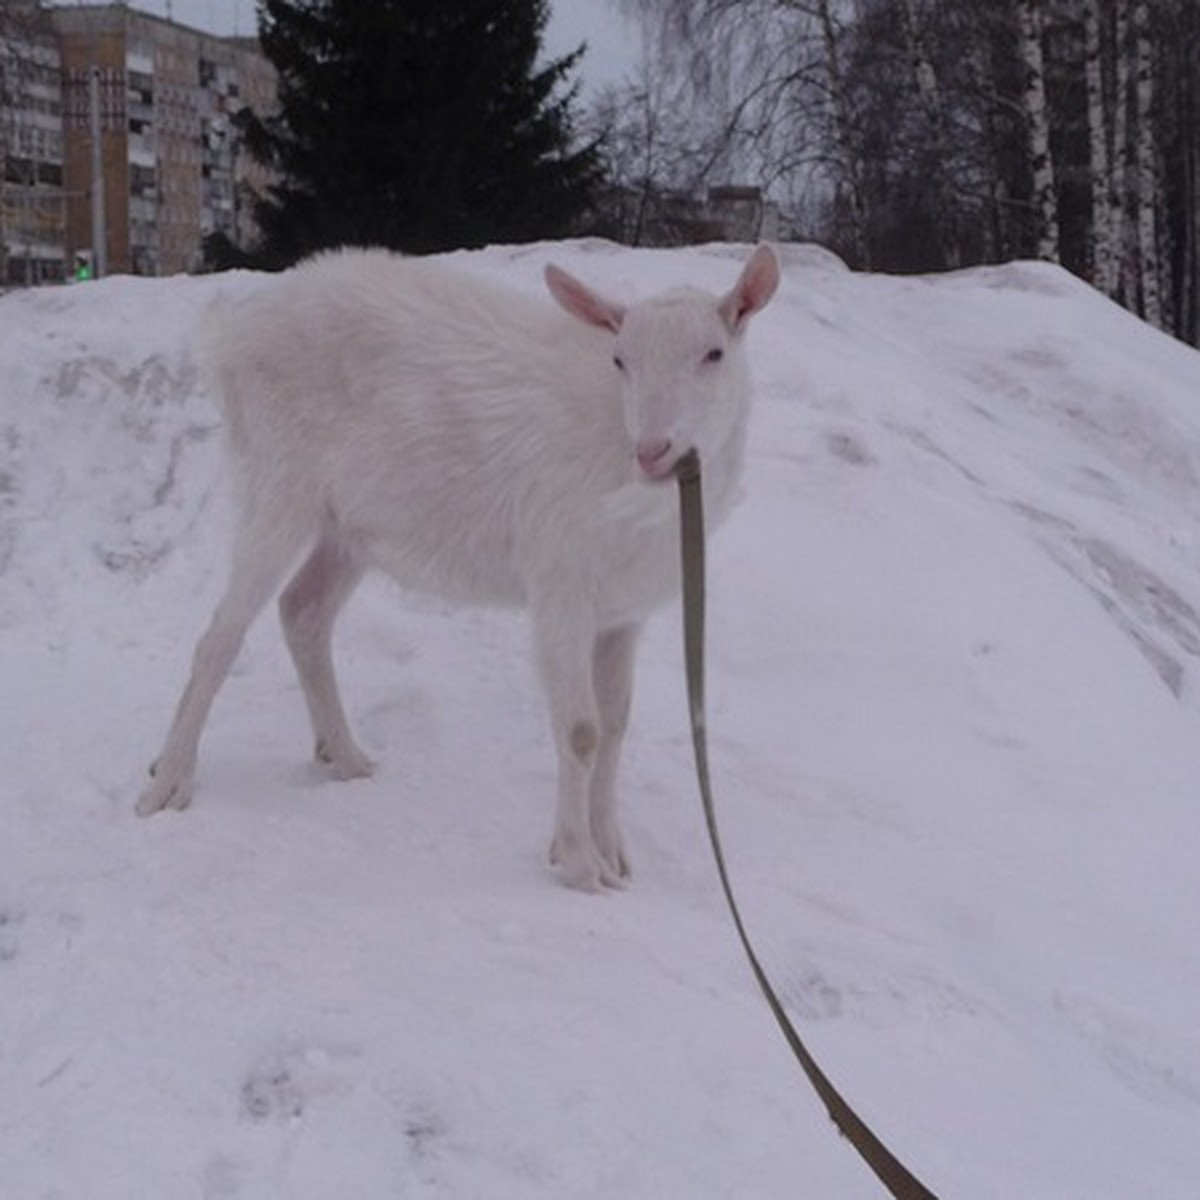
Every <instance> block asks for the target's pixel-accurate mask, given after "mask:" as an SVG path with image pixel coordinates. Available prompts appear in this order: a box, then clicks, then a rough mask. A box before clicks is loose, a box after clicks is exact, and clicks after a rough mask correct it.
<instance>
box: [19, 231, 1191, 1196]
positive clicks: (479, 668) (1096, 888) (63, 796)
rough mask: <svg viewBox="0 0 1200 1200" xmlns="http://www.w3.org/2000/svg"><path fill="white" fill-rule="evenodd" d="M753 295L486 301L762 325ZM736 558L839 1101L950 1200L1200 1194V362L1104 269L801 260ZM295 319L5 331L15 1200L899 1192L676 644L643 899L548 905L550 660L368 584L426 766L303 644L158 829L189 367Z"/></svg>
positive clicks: (779, 331)
mask: <svg viewBox="0 0 1200 1200" xmlns="http://www.w3.org/2000/svg"><path fill="white" fill-rule="evenodd" d="M743 253H744V248H743V249H737V248H730V247H707V248H699V249H694V250H686V251H673V252H669V253H666V252H651V251H627V250H618V249H617V248H615V247H612V246H609V245H607V244H604V243H599V242H579V243H570V244H560V245H539V246H533V247H523V248H520V249H513V248H493V249H490V250H486V251H482V252H477V253H473V254H463V255H459V256H456V257H457V258H458V259H460V260H461V261H463V262H465V263H467V264H468V265H470V266H472V267H473V268H474V269H476V270H478V271H480V272H482V273H485V274H488V275H490V276H494V277H496V278H499V279H502V280H506V281H508V282H509V283H511V284H512V285H513V286H515V287H518V288H522V289H526V290H529V291H535V290H537V289H538V288H539V286H540V283H539V276H540V271H541V268H542V266H543V265H544V264H545V263H546V262H547V261H550V260H554V261H558V262H560V263H562V264H563V265H564V266H566V267H567V268H568V269H570V270H572V271H574V272H575V273H577V274H579V275H581V276H582V277H584V278H587V279H588V280H589V281H591V282H593V283H595V284H597V285H599V286H601V287H602V288H605V289H607V290H609V291H610V292H613V293H615V294H624V295H628V294H641V295H644V294H648V293H650V292H653V291H655V290H658V289H659V288H661V287H664V286H667V285H670V284H674V283H679V282H684V281H691V282H696V283H699V284H701V285H703V286H707V287H710V288H713V289H714V290H716V289H723V288H724V287H726V286H728V284H729V283H731V282H732V280H733V278H734V276H735V274H736V270H737V259H738V257H740V256H741V255H742V254H743ZM784 256H785V266H786V275H785V283H784V286H783V289H782V290H781V293H780V295H779V296H778V297H777V298H776V300H775V302H774V303H773V305H772V306H771V307H770V308H769V309H768V310H767V311H766V312H765V313H764V314H762V316H761V317H760V318H759V320H758V323H757V326H756V327H755V328H754V330H753V331H752V333H751V339H752V347H751V355H752V359H753V362H754V365H755V374H756V377H757V379H758V384H759V387H758V400H757V404H756V411H755V417H754V428H753V434H752V440H751V453H750V460H749V469H748V473H747V480H746V497H745V500H744V502H743V504H742V506H741V508H740V509H739V511H738V512H737V513H736V514H735V516H734V518H733V519H732V520H731V522H730V523H729V525H728V527H727V528H726V529H724V530H723V531H722V532H721V534H720V535H719V537H718V538H717V539H716V541H715V543H714V545H713V546H712V548H711V551H710V557H709V567H710V598H709V610H710V611H709V634H708V641H709V654H710V661H709V669H708V687H709V693H710V697H709V736H710V739H711V742H712V760H713V770H714V776H715V788H716V794H717V803H718V812H719V818H720V821H721V827H722V835H723V840H724V843H725V849H726V852H727V855H728V857H729V859H730V867H731V870H732V874H733V878H734V885H735V888H736V889H737V891H738V893H739V895H740V897H741V899H742V901H743V903H744V907H745V915H746V918H747V921H748V924H749V926H750V929H751V932H752V935H753V936H754V937H755V939H756V941H757V942H758V944H759V948H760V951H761V955H762V958H763V960H764V963H765V965H766V967H767V969H768V971H769V972H770V973H771V975H772V976H773V978H774V979H775V980H776V982H777V985H778V987H779V989H780V991H781V993H782V995H783V997H784V999H785V1002H786V1003H787V1004H788V1006H789V1008H790V1010H791V1012H792V1013H793V1015H794V1016H795V1018H796V1019H797V1021H798V1024H799V1026H800V1028H801V1030H802V1033H803V1035H804V1036H805V1037H806V1039H807V1040H808V1041H809V1043H810V1045H811V1048H812V1050H813V1052H814V1053H815V1055H816V1057H817V1058H818V1060H819V1061H820V1062H821V1064H822V1066H823V1067H824V1069H825V1070H826V1071H827V1072H828V1073H829V1075H830V1076H831V1077H832V1078H833V1080H834V1081H835V1082H836V1083H837V1084H838V1086H839V1087H840V1088H841V1089H842V1090H843V1092H844V1093H845V1095H846V1096H847V1098H848V1099H849V1100H850V1102H851V1103H852V1104H853V1105H854V1106H855V1107H856V1108H857V1109H858V1111H859V1112H860V1113H861V1115H862V1116H863V1117H864V1118H866V1119H867V1120H868V1121H869V1122H870V1123H871V1124H872V1125H873V1126H874V1127H875V1129H876V1131H877V1132H878V1133H879V1134H880V1136H881V1137H883V1139H884V1140H885V1141H886V1142H887V1143H888V1144H889V1145H890V1146H891V1148H892V1149H893V1150H894V1151H895V1152H896V1153H897V1154H898V1155H899V1156H900V1157H901V1158H902V1159H904V1160H905V1162H906V1163H907V1164H908V1165H909V1166H910V1167H911V1168H912V1169H913V1170H914V1171H915V1172H916V1173H917V1174H918V1175H919V1176H920V1177H921V1178H922V1180H923V1181H924V1182H925V1183H927V1184H928V1185H929V1186H930V1187H931V1188H932V1189H933V1190H934V1191H935V1192H937V1193H938V1194H939V1195H940V1196H942V1197H943V1198H948V1197H955V1198H967V1200H975V1198H980V1200H982V1198H993V1197H995V1198H1004V1200H1011V1198H1012V1197H1017V1196H1019V1197H1022V1198H1023V1200H1075V1198H1078V1200H1084V1198H1086V1200H1129V1198H1130V1197H1133V1196H1138V1197H1143V1196H1144V1197H1153V1198H1155V1200H1190V1198H1192V1197H1194V1196H1196V1195H1197V1187H1198V1184H1197V1180H1198V1179H1200V1139H1198V1138H1197V1137H1196V1130H1197V1128H1200V1033H1198V1032H1197V1026H1196V1020H1195V1013H1196V997H1197V996H1198V995H1200V871H1198V870H1197V865H1196V854H1197V849H1198V847H1200V803H1198V802H1197V797H1196V790H1197V781H1198V780H1200V504H1198V501H1200V407H1198V406H1197V400H1198V398H1200V357H1198V356H1197V354H1196V353H1195V352H1194V351H1192V350H1189V349H1187V348H1185V347H1183V346H1182V345H1179V344H1178V343H1175V342H1172V341H1170V340H1168V339H1167V338H1165V337H1164V336H1162V335H1160V334H1158V333H1156V332H1154V331H1153V330H1151V329H1150V328H1148V327H1147V326H1145V325H1142V324H1141V323H1139V322H1138V321H1136V320H1135V319H1134V318H1132V317H1131V316H1129V315H1128V314H1126V313H1124V312H1122V311H1121V310H1119V309H1118V308H1117V307H1115V306H1114V305H1112V304H1110V303H1108V302H1107V301H1105V300H1103V299H1101V298H1100V297H1099V296H1098V295H1097V294H1096V293H1094V292H1092V291H1090V290H1089V289H1088V288H1087V287H1086V286H1084V285H1083V284H1081V283H1079V282H1077V281H1075V280H1073V279H1072V278H1071V277H1070V276H1068V275H1067V274H1066V273H1064V272H1062V271H1060V270H1058V269H1056V268H1053V267H1050V266H1044V265H1037V264H1014V265H1009V266H1003V267H995V268H987V269H979V270H971V271H964V272H960V273H956V274H951V275H945V276H938V277H924V278H906V279H895V278H886V277H880V276H870V275H858V274H853V273H851V272H849V271H847V270H845V268H844V267H842V266H841V264H840V263H839V262H838V261H837V260H836V259H834V258H833V257H832V256H831V255H828V254H827V253H825V252H823V251H820V250H818V249H816V248H814V247H803V246H798V247H787V248H785V251H784ZM257 286H259V280H258V279H257V278H256V277H255V276H253V275H240V276H226V277H221V278H206V279H171V280H155V281H150V280H136V279H111V280H107V281H104V282H101V283H96V284H91V285H86V286H76V287H72V288H69V289H60V290H53V291H51V290H46V291H37V292H25V293H13V294H9V295H7V296H4V297H2V298H0V380H2V382H0V388H2V391H0V680H2V687H3V692H2V696H3V710H2V711H3V721H4V729H5V735H6V736H5V737H4V739H3V744H2V746H0V778H2V779H3V780H4V784H3V803H2V804H0V1080H2V1081H3V1082H2V1084H0V1180H3V1185H2V1187H0V1191H2V1192H3V1194H4V1195H5V1196H13V1197H20V1198H21V1200H42V1198H45V1200H49V1198H52V1197H54V1198H64V1200H79V1198H86V1200H130V1198H140V1197H154V1198H155V1200H177V1198H178V1200H184V1198H193V1197H198V1198H203V1200H232V1198H245V1200H276V1198H278V1200H328V1198H329V1197H334V1196H336V1197H354V1198H356V1200H357V1198H363V1200H382V1198H384V1197H388V1198H391V1197H406V1198H408V1197H413V1198H436V1197H456V1198H457V1197H488V1198H506V1197H555V1198H556V1200H558V1198H564V1197H569V1198H575V1197H578V1198H581V1200H582V1198H596V1200H599V1198H601V1197H605V1198H608V1197H615V1196H620V1197H625V1198H638V1197H645V1198H650V1197H654V1198H661V1197H668V1196H672V1197H673V1196H678V1197H685V1196H686V1197H689V1198H694V1200H715V1198H718V1197H720V1198H726V1197H755V1198H758V1197H764V1198H770V1197H785V1196H789V1197H790V1196H795V1195H805V1196H812V1197H838V1198H839V1200H842V1198H845V1200H855V1198H859V1197H861V1198H863V1200H866V1198H868V1197H876V1196H879V1195H880V1194H881V1189H880V1187H879V1185H878V1184H877V1183H876V1182H875V1180H874V1179H873V1177H872V1176H871V1175H870V1174H869V1172H868V1171H867V1169H866V1168H865V1167H864V1166H863V1165H862V1164H861V1163H860V1162H859V1161H858V1160H857V1158H856V1157H855V1156H854V1154H853V1152H852V1151H851V1149H850V1148H849V1147H848V1145H847V1144H846V1143H845V1142H844V1141H842V1140H841V1139H840V1138H838V1137H837V1135H836V1133H835V1131H834V1130H833V1127H832V1126H831V1125H830V1124H829V1122H828V1121H827V1119H826V1118H825V1116H824V1113H823V1111H822V1109H821V1108H820V1105H819V1103H818V1101H817V1100H816V1099H815V1098H814V1097H813V1096H812V1095H811V1093H810V1092H809V1089H808V1087H807V1084H806V1083H805V1081H804V1079H803V1076H802V1075H801V1074H800V1072H799V1069H798V1068H797V1067H796V1065H795V1064H794V1063H793V1062H792V1060H791V1059H790V1057H789V1056H788V1052H787V1049H786V1047H785V1046H784V1044H783V1042H782V1040H781V1039H780V1038H779V1037H778V1033H777V1031H776V1029H775V1027H774V1024H773V1022H772V1020H771V1017H770V1015H769V1013H768V1012H767V1010H766V1008H765V1007H764V1006H763V1004H762V1002H761V999H760V997H759V995H758V993H757V990H756V987H755V984H754V981H753V978H752V977H751V975H750V973H749V970H748V968H747V967H746V965H745V963H744V962H743V960H742V959H741V957H740V950H739V948H738V946H737V943H736V941H735V938H734V935H733V931H732V927H731V926H730V924H729V921H728V918H727V916H726V913H725V911H724V909H723V907H722V905H723V901H722V899H721V896H720V892H719V887H718V884H717V880H716V876H715V872H714V869H713V867H712V864H711V860H710V855H709V851H708V848H707V845H706V843H705V835H704V824H703V817H702V814H701V811H700V807H699V801H698V798H697V795H696V789H695V783H694V780H693V778H692V775H691V770H692V768H691V762H690V758H689V755H690V739H689V735H688V731H687V727H686V704H685V701H684V694H683V683H682V656H681V650H680V634H679V628H678V625H679V613H678V607H677V606H676V607H674V608H672V609H669V610H667V611H665V612H664V613H662V614H661V615H660V616H658V617H657V618H656V619H655V620H654V621H653V622H652V624H651V627H650V631H649V633H648V636H647V638H646V640H645V644H644V646H643V650H642V655H641V659H640V663H639V671H640V674H639V692H638V696H637V700H636V704H635V718H634V730H633V733H632V735H631V740H630V745H629V749H628V754H627V758H626V762H625V766H624V776H623V778H624V796H625V812H626V820H627V831H628V834H629V840H630V843H631V845H630V848H631V851H632V853H633V855H634V859H635V879H634V881H633V883H632V886H631V887H630V888H629V889H628V890H627V891H625V892H622V893H620V894H614V895H606V896H603V897H588V896H580V895H577V894H574V893H572V892H570V891H568V890H566V889H564V888H562V887H560V886H558V885H557V883H556V882H555V880H554V878H553V876H552V874H551V872H550V870H549V868H548V867H547V865H546V863H545V851H546V844H547V839H548V837H549V827H550V815H551V793H552V786H553V778H552V777H553V761H552V754H551V750H550V746H549V742H548V738H547V734H546V731H545V728H544V725H545V722H544V719H543V713H542V708H541V699H540V696H539V694H538V691H537V688H536V686H535V681H534V679H533V677H532V672H531V670H530V667H529V662H528V654H527V647H526V644H525V630H524V626H523V623H522V620H521V619H520V617H519V616H518V615H514V614H506V613H492V612H482V611H464V612H452V611H450V610H448V609H446V608H445V607H444V606H441V605H439V604H437V603H434V602H431V601H429V600H427V599H419V598H413V597H409V596H405V595H404V594H401V593H399V592H398V591H397V590H396V589H395V588H394V587H393V586H391V585H389V584H387V583H386V582H384V581H373V582H372V583H370V584H369V585H368V586H366V587H364V589H363V591H362V592H361V594H360V595H359V596H357V597H356V599H355V600H354V601H353V602H352V604H351V606H350V609H349V611H348V612H347V614H346V616H345V617H344V619H343V622H342V624H341V625H340V627H339V641H338V652H339V658H340V663H341V671H342V677H343V680H344V683H345V689H346V693H347V699H348V700H349V701H350V704H351V708H352V715H353V719H354V723H355V725H356V727H357V729H358V731H359V733H360V734H361V736H362V740H363V742H364V743H365V745H366V747H367V749H368V750H369V751H370V752H371V753H372V754H374V755H375V756H377V757H378V759H379V761H380V764H381V766H380V769H379V772H378V774H377V775H376V777H375V778H374V779H372V780H370V781H359V782H355V783H351V784H336V783H330V782H327V781H325V780H324V779H323V778H322V777H321V775H320V774H319V773H318V772H317V771H316V769H315V768H313V767H311V766H309V765H307V763H306V755H307V751H308V745H307V737H308V729H307V723H306V718H305V716H304V712H303V705H302V702H301V699H300V696H299V690H298V685H297V684H296V682H295V678H294V675H293V673H292V671H291V668H290V664H289V663H288V661H287V657H286V651H285V649H284V648H283V645H282V641H281V638H280V635H279V632H278V626H277V623H276V622H275V621H274V620H273V619H264V620H262V621H260V622H259V623H258V624H257V625H256V626H255V628H254V630H253V631H252V634H251V637H250V639H249V642H248V645H247V648H246V650H245V652H244V654H243V656H242V658H241V660H240V661H239V665H238V667H237V669H236V671H235V674H234V677H233V678H231V679H230V681H229V683H228V684H227V685H226V687H225V689H224V691H223V692H222V694H221V696H220V697H219V698H218V701H217V705H216V708H215V710H214V715H213V718H212V721H211V723H210V725H209V729H208V732H207V735H206V738H205V741H204V744H203V746H202V751H201V763H200V772H199V776H198V786H197V794H196V800H195V803H194V805H193V807H192V808H191V809H190V810H189V811H188V812H186V813H184V814H182V815H178V814H164V815H162V816H160V817H157V818H155V819H152V820H149V821H142V820H138V819H137V818H136V817H135V816H134V815H133V804H134V800H135V798H136V796H137V793H138V791H139V788H140V783H141V779H142V778H143V772H144V771H145V768H146V765H147V763H148V762H149V760H150V758H151V757H152V756H153V754H154V753H155V752H156V751H157V749H158V744H159V740H160V739H161V737H162V735H163V734H164V732H165V728H166V724H167V720H168V718H169V715H170V711H171V709H172V708H173V705H174V703H175V700H176V698H177V694H178V689H179V688H180V687H181V686H182V683H183V680H184V676H185V674H186V671H187V666H188V662H189V658H190V654H191V648H192V645H193V642H194V639H195V637H196V636H197V634H198V633H199V632H200V630H201V629H202V628H203V626H204V624H205V622H206V621H207V618H208V615H209V612H210V610H211V607H212V605H213V603H214V602H215V600H216V597H217V595H218V593H219V591H220V588H221V584H222V578H223V569H224V568H223V563H224V547H225V544H226V538H227V534H228V507H227V500H226V493H225V485H226V473H225V467H224V464H223V461H222V456H221V438H220V435H219V424H218V418H217V415H216V412H215V409H214V407H213V405H212V403H211V400H210V398H209V397H208V396H207V394H206V393H205V391H204V387H203V385H202V383H201V382H200V381H199V380H198V378H197V375H196V372H195V370H194V368H193V367H192V365H191V360H190V358H189V355H188V351H187V343H188V337H189V334H190V331H191V330H192V328H193V326H194V322H195V319H196V317H197V314H198V313H199V311H200V310H201V308H202V307H203V306H204V305H205V304H206V303H207V302H208V301H209V300H210V299H211V297H213V296H214V294H216V293H218V292H221V293H229V292H236V291H239V290H248V289H251V288H254V287H257Z"/></svg>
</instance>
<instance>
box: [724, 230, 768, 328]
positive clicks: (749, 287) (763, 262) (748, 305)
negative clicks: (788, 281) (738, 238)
mask: <svg viewBox="0 0 1200 1200" xmlns="http://www.w3.org/2000/svg"><path fill="white" fill-rule="evenodd" d="M778 286H779V257H778V255H776V253H775V251H774V250H773V249H772V248H771V247H770V246H768V245H767V244H766V242H763V243H762V245H760V246H758V247H757V248H756V249H755V251H754V253H753V254H751V255H750V257H749V259H747V260H746V265H745V266H744V267H743V268H742V273H741V275H740V276H738V281H737V283H735V284H734V285H733V291H731V292H730V293H729V295H727V296H726V297H725V298H724V299H723V300H722V301H721V304H720V312H721V316H722V317H723V318H724V320H725V324H726V325H728V326H729V329H730V331H731V332H732V333H741V331H742V330H743V329H744V328H745V326H746V322H747V321H748V320H749V319H750V318H751V317H752V316H753V315H754V314H755V313H756V312H758V311H759V310H760V309H763V308H766V306H767V302H768V301H769V300H770V299H771V297H772V296H773V295H775V289H776V288H777V287H778Z"/></svg>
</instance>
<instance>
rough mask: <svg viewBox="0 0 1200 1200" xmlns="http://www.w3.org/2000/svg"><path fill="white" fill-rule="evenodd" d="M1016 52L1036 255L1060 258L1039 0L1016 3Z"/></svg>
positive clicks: (1025, 0)
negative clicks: (1020, 68) (1020, 74)
mask: <svg viewBox="0 0 1200 1200" xmlns="http://www.w3.org/2000/svg"><path fill="white" fill-rule="evenodd" d="M1017 31H1018V51H1019V54H1020V57H1021V62H1022V64H1023V66H1024V68H1025V88H1024V92H1023V94H1022V104H1023V106H1024V110H1025V121H1026V124H1027V126H1028V130H1029V158H1030V167H1031V169H1032V173H1033V208H1034V213H1035V214H1036V218H1037V222H1038V225H1037V256H1038V258H1041V259H1046V260H1047V261H1049V262H1058V259H1059V230H1058V192H1057V189H1056V187H1055V181H1054V157H1053V155H1052V153H1051V150H1050V110H1049V105H1048V104H1047V100H1046V69H1045V64H1044V61H1043V55H1042V16H1041V8H1040V7H1039V4H1038V0H1017Z"/></svg>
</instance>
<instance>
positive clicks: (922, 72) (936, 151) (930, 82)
mask: <svg viewBox="0 0 1200 1200" xmlns="http://www.w3.org/2000/svg"><path fill="white" fill-rule="evenodd" d="M902 11H903V18H904V39H905V42H906V44H907V49H908V56H909V61H910V62H911V63H912V69H913V76H914V78H915V80H916V84H917V95H918V96H919V97H920V101H921V108H922V111H923V112H924V114H925V120H926V122H927V124H928V126H929V138H930V145H929V155H930V160H931V163H932V171H933V178H932V179H931V180H930V190H931V192H932V193H933V204H934V220H935V221H936V222H937V237H938V246H939V248H940V250H941V253H942V262H943V265H944V266H946V267H949V268H950V269H951V270H956V269H957V268H958V267H960V266H962V251H961V247H960V244H959V237H958V221H957V219H956V214H955V205H954V195H953V189H952V187H951V183H950V173H949V171H950V168H949V163H948V161H947V159H948V154H947V150H948V147H947V141H946V108H945V104H944V103H943V100H942V89H941V84H940V83H939V81H938V76H937V70H936V68H935V67H934V65H933V59H932V58H931V57H930V54H929V50H928V47H927V46H926V44H925V38H924V35H923V33H922V30H921V14H920V12H919V11H918V5H917V0H904V6H903V10H902Z"/></svg>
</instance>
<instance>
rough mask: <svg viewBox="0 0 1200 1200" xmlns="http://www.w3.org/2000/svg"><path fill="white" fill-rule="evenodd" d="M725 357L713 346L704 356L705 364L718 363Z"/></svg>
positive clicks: (723, 352)
mask: <svg viewBox="0 0 1200 1200" xmlns="http://www.w3.org/2000/svg"><path fill="white" fill-rule="evenodd" d="M724 357H725V351H724V350H722V349H721V347H720V346H714V347H713V348H712V349H711V350H710V351H709V352H708V353H707V354H706V355H705V356H704V361H705V362H706V363H719V362H720V361H721V359H723V358H724Z"/></svg>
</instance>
